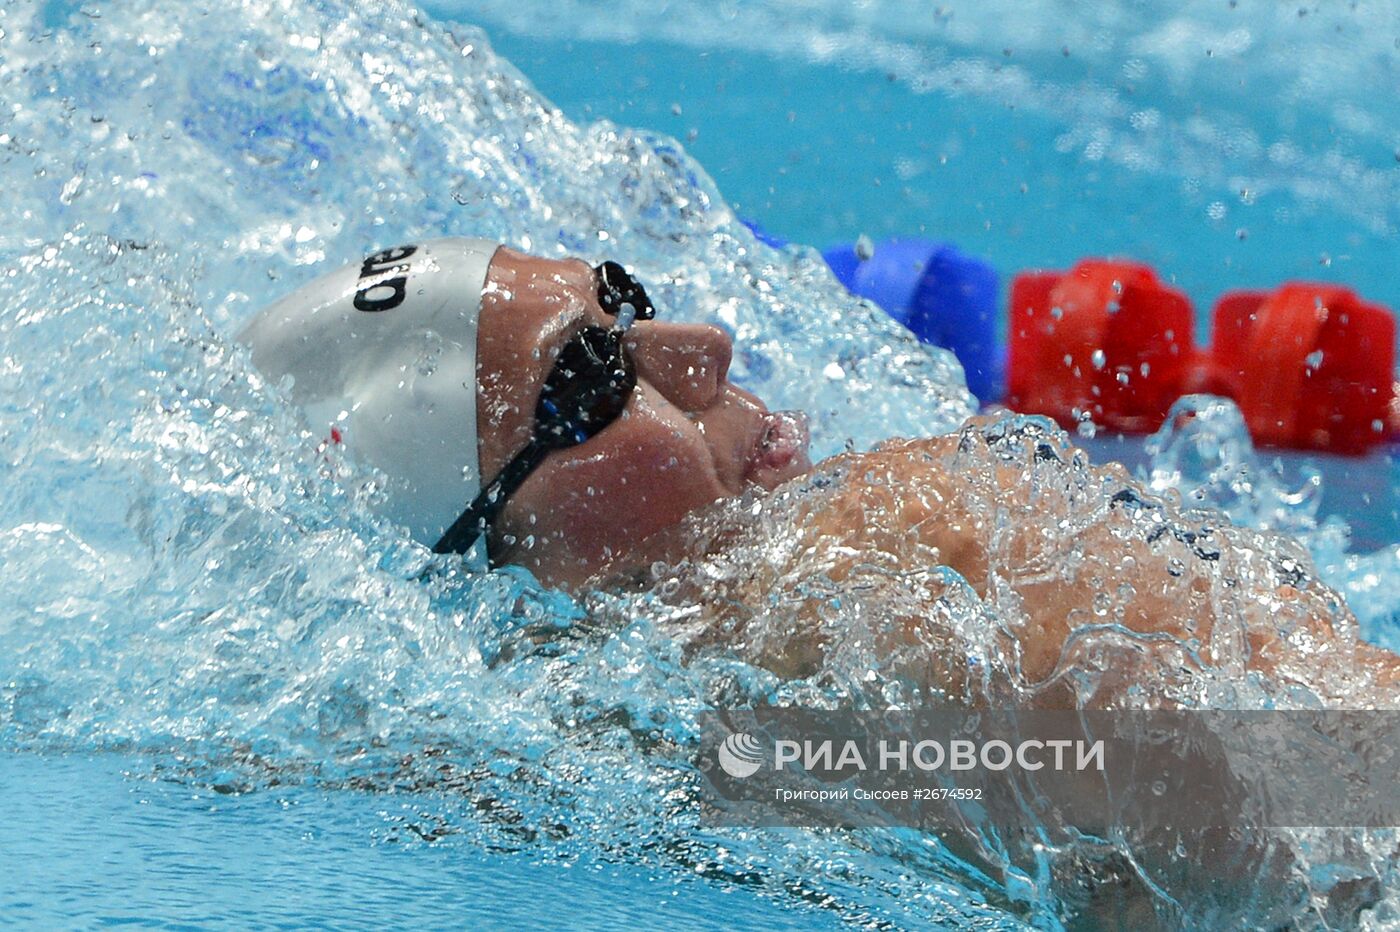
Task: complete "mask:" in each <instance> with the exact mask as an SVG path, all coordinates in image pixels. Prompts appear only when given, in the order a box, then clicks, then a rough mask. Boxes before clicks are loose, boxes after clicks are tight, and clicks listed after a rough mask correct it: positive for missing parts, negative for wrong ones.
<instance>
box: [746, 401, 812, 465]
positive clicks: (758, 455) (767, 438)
mask: <svg viewBox="0 0 1400 932" xmlns="http://www.w3.org/2000/svg"><path fill="white" fill-rule="evenodd" d="M761 428H762V429H761V430H760V431H759V432H758V438H757V441H756V442H755V444H754V448H753V451H752V452H751V454H750V455H749V469H748V474H749V478H751V479H755V480H757V479H758V478H759V475H760V474H763V473H783V472H790V471H793V469H794V467H796V468H797V469H806V468H808V467H809V466H811V463H810V462H809V461H808V459H807V443H808V441H809V435H808V430H807V417H806V415H804V414H802V413H801V412H798V411H770V412H768V413H766V414H765V415H764V416H763V423H762V425H761Z"/></svg>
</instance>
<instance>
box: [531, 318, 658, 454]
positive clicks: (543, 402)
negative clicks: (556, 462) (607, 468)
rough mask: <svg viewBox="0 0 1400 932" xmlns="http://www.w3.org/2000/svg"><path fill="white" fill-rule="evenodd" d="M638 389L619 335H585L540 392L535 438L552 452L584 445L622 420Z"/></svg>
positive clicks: (595, 330) (595, 331) (596, 331)
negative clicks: (612, 424) (623, 412)
mask: <svg viewBox="0 0 1400 932" xmlns="http://www.w3.org/2000/svg"><path fill="white" fill-rule="evenodd" d="M634 307H635V305H634ZM636 384H637V373H636V370H635V369H634V368H633V366H632V361H631V360H630V359H629V358H628V356H627V354H626V353H625V352H623V349H622V334H621V333H620V332H619V331H616V330H605V329H603V328H602V327H588V328H587V329H585V330H582V331H580V332H579V334H578V336H576V337H574V338H573V339H572V340H570V341H569V343H568V345H566V346H565V347H564V349H563V350H562V351H561V352H560V353H559V358H558V359H557V360H556V361H555V364H554V369H553V371H551V372H550V374H549V378H548V379H547V380H546V381H545V384H544V388H543V389H541V391H540V400H539V404H538V405H537V406H536V408H535V437H536V439H537V440H538V441H539V442H541V443H544V444H546V445H548V446H549V447H550V448H552V449H562V448H564V447H570V446H574V445H575V444H579V443H583V442H584V441H585V440H587V439H588V438H589V437H592V436H593V435H594V434H596V433H598V432H599V431H600V430H602V429H603V428H604V427H607V426H608V425H609V424H611V423H612V422H613V421H615V420H617V419H618V418H619V417H620V416H621V415H622V409H623V408H625V407H627V399H628V398H630V397H631V395H632V389H633V388H634V387H636Z"/></svg>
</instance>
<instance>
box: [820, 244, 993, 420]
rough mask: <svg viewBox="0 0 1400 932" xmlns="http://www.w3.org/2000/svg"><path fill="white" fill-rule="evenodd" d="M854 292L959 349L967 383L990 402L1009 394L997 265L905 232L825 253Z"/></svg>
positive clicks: (921, 334) (932, 339)
mask: <svg viewBox="0 0 1400 932" xmlns="http://www.w3.org/2000/svg"><path fill="white" fill-rule="evenodd" d="M823 256H824V257H825V258H826V262H827V265H829V266H831V270H832V271H833V272H834V273H835V274H836V277H837V279H838V280H839V281H840V282H841V284H843V285H845V286H846V287H847V288H848V289H850V291H851V292H852V293H853V294H857V295H860V296H861V297H862V298H869V299H870V300H871V301H874V302H875V303H876V304H878V305H879V306H880V307H882V308H884V309H885V311H886V312H887V313H888V314H889V315H890V316H891V317H893V318H894V319H895V320H897V321H899V322H900V323H902V324H904V326H906V327H908V328H909V329H910V330H912V331H913V332H914V334H915V335H916V336H917V337H918V338H919V339H920V340H923V341H924V342H925V343H932V344H934V345H935V346H942V347H946V348H947V349H950V350H952V351H953V354H954V355H956V356H957V357H958V361H959V362H961V363H962V365H963V369H964V370H966V372H967V387H968V388H969V389H971V390H972V393H973V394H974V395H976V396H977V399H978V400H979V401H981V402H983V403H986V402H990V401H996V400H998V399H1000V398H1001V395H1002V389H1003V386H1004V383H1005V375H1006V361H1005V359H1006V353H1005V349H1004V347H1002V345H1001V344H1000V342H999V341H998V339H997V323H998V321H999V319H1000V316H1001V315H1000V311H999V308H998V305H997V286H998V284H999V283H998V280H997V273H996V272H995V271H994V270H993V269H992V267H991V266H990V265H988V264H987V263H986V262H984V261H982V260H981V259H978V258H977V257H975V256H970V255H968V254H967V253H965V252H963V251H962V250H960V249H958V248H957V247H956V246H952V245H950V244H948V243H940V242H937V241H935V240H930V239H923V238H919V237H901V238H896V239H891V240H886V241H885V242H883V243H879V244H876V245H875V246H874V247H873V248H872V249H870V250H868V251H866V250H857V248H856V245H854V244H843V245H840V246H834V247H832V248H831V249H828V250H826V251H825V252H824V253H823Z"/></svg>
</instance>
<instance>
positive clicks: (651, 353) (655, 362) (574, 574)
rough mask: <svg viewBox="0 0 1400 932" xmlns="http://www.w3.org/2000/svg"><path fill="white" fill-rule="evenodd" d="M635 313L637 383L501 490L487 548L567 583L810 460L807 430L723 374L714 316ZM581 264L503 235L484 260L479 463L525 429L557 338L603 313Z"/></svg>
mask: <svg viewBox="0 0 1400 932" xmlns="http://www.w3.org/2000/svg"><path fill="white" fill-rule="evenodd" d="M665 314H666V309H665V308H658V314H657V319H656V320H651V321H640V320H639V321H637V322H636V323H634V324H633V325H632V328H631V329H630V330H628V332H627V335H626V337H625V340H624V346H625V347H626V349H627V351H628V352H629V353H630V355H631V357H632V359H633V361H634V363H635V366H636V371H637V386H636V388H635V389H634V390H633V392H632V396H631V398H630V399H629V400H628V401H627V405H626V407H625V408H624V410H623V414H622V416H621V417H620V418H618V419H617V420H616V421H614V422H613V423H612V424H610V425H608V426H607V427H606V428H604V429H603V430H602V431H601V432H599V433H598V434H597V435H595V436H593V437H591V438H589V439H588V440H587V441H585V442H584V443H582V444H580V445H579V446H576V447H572V448H569V449H565V450H558V451H555V452H553V453H550V454H549V455H548V457H546V459H545V460H544V462H543V463H541V465H540V466H539V467H538V468H537V469H536V470H535V471H534V472H533V473H531V475H530V477H529V478H528V479H527V480H526V481H525V483H524V485H522V486H521V487H520V489H519V490H518V491H517V492H516V493H515V494H514V495H512V496H511V498H510V500H509V502H508V503H507V504H506V507H505V510H504V511H503V512H502V513H501V515H500V517H499V518H497V520H496V522H495V525H494V527H493V530H492V533H491V549H492V554H493V556H494V557H495V558H496V559H497V560H499V561H500V562H504V563H518V564H521V565H524V566H527V567H529V568H530V569H531V570H533V571H534V572H535V574H536V575H537V576H539V577H540V578H541V580H543V581H545V582H547V583H551V584H557V585H573V584H577V583H579V582H582V581H583V580H585V579H587V578H588V577H589V576H591V575H593V574H594V573H596V572H598V571H599V570H601V569H604V568H606V567H608V566H609V564H612V563H615V562H617V561H626V562H627V563H629V564H632V563H638V562H646V561H648V560H650V559H652V558H654V557H655V556H657V555H658V554H657V553H654V552H652V551H654V550H655V549H656V548H655V546H653V547H651V548H650V549H649V548H648V542H654V541H656V540H657V538H656V537H655V535H656V534H657V532H658V531H662V530H664V529H666V528H670V527H673V526H674V525H676V524H677V523H678V522H679V521H680V520H681V519H682V518H683V517H685V515H686V514H688V513H689V512H691V511H693V510H695V509H696V508H699V507H701V506H703V505H707V504H709V503H710V502H713V501H714V500H716V499H719V498H725V497H728V496H733V495H738V494H739V493H741V492H742V491H743V490H744V489H745V488H746V487H748V486H750V485H758V486H761V487H763V488H767V489H771V488H774V487H775V486H777V485H778V484H779V483H781V482H784V481H786V480H787V479H790V478H792V477H793V476H796V475H799V474H801V473H803V472H805V471H806V470H807V469H808V468H810V465H811V463H810V461H809V460H808V458H807V435H806V429H805V427H804V426H803V425H801V424H800V422H798V421H797V420H796V419H795V418H793V417H792V416H791V415H784V414H773V413H770V412H769V411H768V409H767V408H766V407H765V406H764V404H763V402H761V401H759V400H758V399H757V398H756V397H754V396H753V395H751V394H749V393H748V392H746V391H744V390H743V389H740V388H736V387H735V386H733V385H731V384H729V381H728V378H727V374H728V371H729V361H730V357H731V356H732V354H733V349H734V347H733V343H732V342H731V341H730V339H729V337H728V335H727V334H725V332H724V331H722V330H720V329H719V328H717V327H711V326H705V325H700V324H679V323H669V322H667V321H666V320H665V319H664V318H665ZM612 323H613V318H612V317H610V316H609V315H607V314H606V313H604V311H603V309H602V307H600V306H599V304H598V294H597V280H596V278H595V275H594V272H593V269H592V268H591V267H589V266H588V265H587V264H586V263H584V262H582V261H579V260H576V259H571V260H552V259H540V258H536V257H534V256H528V255H525V254H524V253H519V252H516V251H514V250H512V249H508V248H505V247H502V248H501V249H499V250H498V251H497V252H496V255H495V257H494V258H493V259H492V261H491V270H490V273H489V275H488V277H487V283H486V288H485V289H484V291H483V293H482V301H481V319H480V325H479V330H478V335H477V378H478V388H477V391H478V394H477V423H478V425H479V431H480V448H479V452H480V457H481V472H482V476H483V478H484V479H485V480H486V481H488V482H489V481H490V480H491V479H492V478H494V477H495V476H496V475H497V474H498V473H499V472H500V471H501V469H502V468H503V467H504V466H505V465H506V463H507V462H509V460H510V459H511V457H513V456H514V455H515V454H516V453H517V452H519V451H520V450H521V449H522V448H523V447H524V446H525V445H526V443H527V442H528V441H529V439H530V436H531V432H532V430H533V426H534V415H535V403H536V401H537V399H538V398H539V394H540V388H541V386H542V385H543V384H544V381H545V379H546V377H547V376H548V375H549V372H550V370H551V369H552V368H553V365H554V359H555V357H556V355H557V354H558V352H559V348H560V347H561V346H563V345H564V343H566V342H567V341H568V340H569V338H570V337H571V336H573V335H574V334H575V333H577V332H578V331H579V330H580V329H582V328H583V327H585V326H588V325H601V326H605V327H606V326H611V324H612Z"/></svg>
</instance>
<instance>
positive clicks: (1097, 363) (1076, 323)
mask: <svg viewBox="0 0 1400 932" xmlns="http://www.w3.org/2000/svg"><path fill="white" fill-rule="evenodd" d="M1009 330H1010V341H1009V342H1010V345H1009V353H1008V359H1007V386H1006V403H1007V404H1008V405H1009V406H1011V407H1012V408H1014V409H1016V410H1018V411H1026V412H1030V413H1033V414H1046V415H1049V416H1050V417H1053V418H1055V419H1056V420H1057V421H1059V422H1060V423H1061V424H1062V425H1064V426H1066V427H1073V426H1074V425H1076V424H1077V423H1079V421H1080V419H1081V418H1083V417H1085V416H1087V417H1088V418H1089V419H1090V420H1092V421H1093V422H1094V423H1095V424H1097V425H1099V426H1102V427H1108V428H1110V429H1112V430H1119V431H1132V432H1142V431H1152V430H1156V429H1157V428H1158V427H1160V426H1161V424H1162V421H1163V420H1164V419H1165V418H1166V416H1167V411H1168V409H1169V408H1171V405H1172V402H1173V401H1175V400H1176V399H1177V397H1178V396H1179V395H1180V394H1181V386H1182V384H1183V382H1184V380H1185V378H1186V375H1187V372H1188V369H1189V367H1190V366H1191V365H1192V363H1193V360H1194V357H1195V350H1194V347H1193V345H1192V312H1191V302H1190V301H1189V300H1187V298H1186V295H1184V294H1182V293H1181V292H1180V291H1178V290H1176V289H1175V288H1171V287H1169V286H1167V285H1165V284H1163V283H1162V282H1161V281H1159V280H1158V278H1157V275H1156V273H1155V272H1153V271H1152V269H1151V268H1150V267H1148V266H1146V265H1143V264H1141V263H1137V262H1122V261H1111V260H1106V259H1086V260H1084V261H1082V262H1080V263H1078V264H1077V265H1075V266H1074V268H1072V269H1070V270H1069V271H1068V272H1031V273H1026V274H1022V275H1018V276H1017V277H1016V279H1015V281H1014V282H1013V283H1012V286H1011V319H1010V322H1009Z"/></svg>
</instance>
